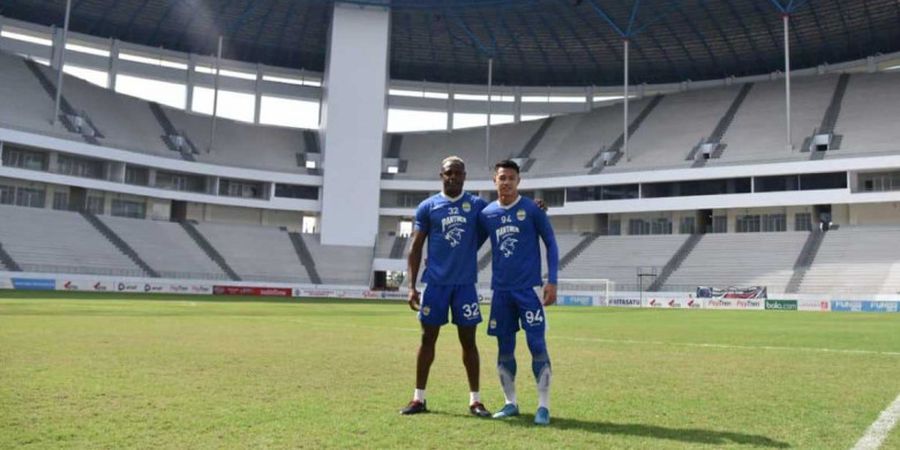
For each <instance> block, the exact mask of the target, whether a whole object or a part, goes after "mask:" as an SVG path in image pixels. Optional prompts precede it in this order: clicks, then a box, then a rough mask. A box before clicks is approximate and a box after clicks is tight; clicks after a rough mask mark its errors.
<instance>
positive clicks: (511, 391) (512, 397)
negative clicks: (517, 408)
mask: <svg viewBox="0 0 900 450" xmlns="http://www.w3.org/2000/svg"><path fill="white" fill-rule="evenodd" d="M498 371H499V372H500V387H501V388H502V389H503V397H505V398H506V403H507V404H513V405H518V402H517V401H516V379H515V378H513V376H512V374H510V373H509V372H507V371H506V369H504V368H503V367H498Z"/></svg>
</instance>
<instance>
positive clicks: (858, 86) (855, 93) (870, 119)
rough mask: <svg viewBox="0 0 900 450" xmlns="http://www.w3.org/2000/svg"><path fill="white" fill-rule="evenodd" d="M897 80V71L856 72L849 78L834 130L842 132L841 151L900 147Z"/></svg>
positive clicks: (883, 149) (899, 80)
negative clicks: (895, 72) (891, 72)
mask: <svg viewBox="0 0 900 450" xmlns="http://www.w3.org/2000/svg"><path fill="white" fill-rule="evenodd" d="M898 82H900V77H898V74H888V73H873V74H853V76H851V77H850V83H849V84H848V85H847V92H846V94H844V101H843V104H842V106H841V115H840V119H839V120H838V123H837V126H836V127H835V132H836V133H837V134H840V135H843V140H842V142H841V149H840V152H841V153H844V152H865V151H885V150H895V151H896V150H897V149H898V146H900V144H898V143H900V127H898V126H897V120H896V118H897V117H900V88H898Z"/></svg>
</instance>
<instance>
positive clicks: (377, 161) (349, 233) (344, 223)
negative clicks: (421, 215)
mask: <svg viewBox="0 0 900 450" xmlns="http://www.w3.org/2000/svg"><path fill="white" fill-rule="evenodd" d="M390 26H391V13H390V9H389V8H387V7H383V6H359V5H348V4H345V3H335V5H334V14H333V15H332V24H331V36H330V39H329V43H330V48H329V49H328V56H327V58H326V66H325V82H324V83H323V98H324V99H325V101H324V110H325V113H324V114H323V118H324V121H323V124H322V125H323V127H322V128H323V129H324V134H325V140H324V149H323V153H324V154H323V156H324V164H323V166H324V169H325V170H324V180H323V186H322V190H323V192H322V244H325V245H354V246H365V247H371V246H372V245H374V244H375V237H376V234H377V232H378V205H379V201H378V198H379V195H380V185H381V170H380V168H381V155H382V153H383V145H384V132H385V127H386V122H387V92H388V81H389V80H388V69H389V62H390V61H389V51H390ZM347 180H353V182H352V183H348V182H347ZM349 199H353V201H348V200H349Z"/></svg>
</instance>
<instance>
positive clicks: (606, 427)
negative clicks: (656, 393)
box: [503, 414, 791, 448]
mask: <svg viewBox="0 0 900 450" xmlns="http://www.w3.org/2000/svg"><path fill="white" fill-rule="evenodd" d="M503 423H505V424H508V425H511V426H521V427H531V428H533V427H535V425H534V415H531V414H522V415H521V416H519V417H518V418H512V419H506V420H503ZM549 427H550V428H557V429H562V430H581V431H590V432H593V433H599V434H620V435H626V436H641V437H648V438H654V439H665V440H669V441H678V442H689V443H696V444H710V445H729V444H740V445H752V446H755V447H770V448H790V447H791V445H790V444H788V443H787V442H781V441H777V440H775V439H772V438H769V437H766V436H760V435H758V434H746V433H737V432H733V431H713V430H702V429H697V428H667V427H661V426H657V425H645V424H641V423H613V422H588V421H584V420H578V419H567V418H564V417H553V418H552V419H551V420H550V425H549Z"/></svg>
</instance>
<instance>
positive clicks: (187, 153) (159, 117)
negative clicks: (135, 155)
mask: <svg viewBox="0 0 900 450" xmlns="http://www.w3.org/2000/svg"><path fill="white" fill-rule="evenodd" d="M149 105H150V111H151V112H152V113H153V117H155V118H156V121H157V122H158V123H159V126H160V127H162V129H163V131H164V132H165V134H164V135H162V136H161V138H162V140H163V142H165V144H166V147H168V148H169V150H172V151H173V152H178V153H180V154H181V158H182V159H184V160H185V161H196V160H197V159H196V158H194V154H196V153H200V152H199V151H198V150H197V146H195V145H194V142H193V141H191V138H189V137H188V136H187V134H186V133H185V132H183V131H178V130H177V129H176V128H175V125H173V124H172V121H171V120H169V116H167V115H166V112H165V111H163V109H162V106H160V105H159V103H156V102H150V103H149ZM176 137H180V138H181V139H184V143H183V144H182V145H178V143H176V142H175V139H176Z"/></svg>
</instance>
